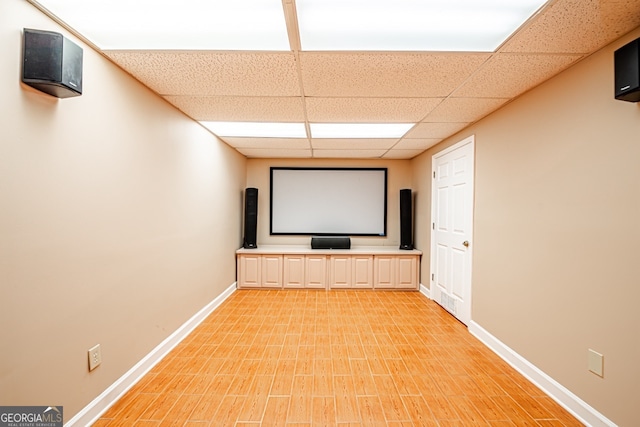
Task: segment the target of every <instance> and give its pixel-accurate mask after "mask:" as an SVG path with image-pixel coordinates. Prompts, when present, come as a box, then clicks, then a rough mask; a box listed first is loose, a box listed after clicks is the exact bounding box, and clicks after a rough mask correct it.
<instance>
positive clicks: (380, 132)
mask: <svg viewBox="0 0 640 427" xmlns="http://www.w3.org/2000/svg"><path fill="white" fill-rule="evenodd" d="M413 125H414V124H413V123H311V124H310V125H309V126H310V127H311V137H312V138H340V139H341V138H400V137H402V136H403V135H404V134H405V133H407V132H408V131H409V129H411V128H412V127H413Z"/></svg>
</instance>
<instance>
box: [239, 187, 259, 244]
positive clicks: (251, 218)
mask: <svg viewBox="0 0 640 427" xmlns="http://www.w3.org/2000/svg"><path fill="white" fill-rule="evenodd" d="M257 234H258V189H257V188H247V189H246V190H245V195H244V243H243V245H242V247H243V248H246V249H256V248H257V247H258V240H257Z"/></svg>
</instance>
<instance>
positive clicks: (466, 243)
mask: <svg viewBox="0 0 640 427" xmlns="http://www.w3.org/2000/svg"><path fill="white" fill-rule="evenodd" d="M462 246H464V247H465V248H468V247H469V241H468V240H465V241H464V242H462Z"/></svg>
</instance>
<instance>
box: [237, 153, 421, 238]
mask: <svg viewBox="0 0 640 427" xmlns="http://www.w3.org/2000/svg"><path fill="white" fill-rule="evenodd" d="M272 166H274V167H276V166H280V167H371V168H387V237H377V236H376V237H359V236H356V237H352V239H351V244H352V245H354V246H355V245H360V246H398V247H399V246H400V190H401V189H403V188H411V162H410V161H409V160H343V159H250V160H248V161H247V186H248V187H255V188H257V189H258V236H257V237H258V245H282V244H286V245H290V244H297V245H310V242H311V238H310V236H270V235H269V177H270V175H269V171H270V168H271V167H272ZM418 249H420V248H418Z"/></svg>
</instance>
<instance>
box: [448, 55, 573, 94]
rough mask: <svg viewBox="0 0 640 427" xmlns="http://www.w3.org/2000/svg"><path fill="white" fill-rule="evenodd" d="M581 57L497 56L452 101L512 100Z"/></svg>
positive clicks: (465, 84) (460, 89)
mask: <svg viewBox="0 0 640 427" xmlns="http://www.w3.org/2000/svg"><path fill="white" fill-rule="evenodd" d="M580 58H582V55H534V54H526V55H525V54H522V55H516V54H498V55H495V56H494V57H493V58H491V60H489V61H487V63H486V64H484V65H483V66H482V67H481V68H480V69H479V70H478V71H477V72H476V73H475V74H474V75H473V76H471V77H470V78H469V80H467V81H466V82H465V83H464V84H463V85H462V86H461V87H460V88H459V89H457V90H456V91H455V92H454V93H453V96H454V97H463V98H464V97H466V98H470V97H480V98H513V97H516V96H518V95H520V94H521V93H524V92H526V91H527V90H529V89H531V88H533V87H534V86H537V85H538V84H540V83H542V82H543V81H545V80H547V79H549V78H551V77H552V76H554V75H556V74H558V73H559V72H561V71H562V70H564V69H566V68H567V67H569V66H570V65H571V64H573V63H574V62H576V61H578V60H579V59H580Z"/></svg>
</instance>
